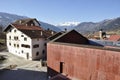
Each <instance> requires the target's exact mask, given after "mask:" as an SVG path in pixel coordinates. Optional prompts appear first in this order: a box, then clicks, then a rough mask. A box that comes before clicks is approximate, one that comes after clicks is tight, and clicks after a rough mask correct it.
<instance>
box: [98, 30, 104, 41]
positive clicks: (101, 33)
mask: <svg viewBox="0 0 120 80" xmlns="http://www.w3.org/2000/svg"><path fill="white" fill-rule="evenodd" d="M99 37H100V39H103V30H102V29H100V31H99Z"/></svg>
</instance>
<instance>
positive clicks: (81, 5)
mask: <svg viewBox="0 0 120 80" xmlns="http://www.w3.org/2000/svg"><path fill="white" fill-rule="evenodd" d="M0 12H7V13H12V14H17V15H22V16H28V17H31V18H37V19H38V20H40V21H44V22H48V23H51V24H58V23H62V22H68V21H77V22H88V21H93V22H98V21H101V20H104V19H111V18H116V17H120V0H1V1H0Z"/></svg>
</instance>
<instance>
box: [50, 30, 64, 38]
mask: <svg viewBox="0 0 120 80" xmlns="http://www.w3.org/2000/svg"><path fill="white" fill-rule="evenodd" d="M62 34H63V32H58V33H56V34H54V35H52V36H50V37H49V38H48V39H49V40H53V39H55V38H57V37H58V36H60V35H62Z"/></svg>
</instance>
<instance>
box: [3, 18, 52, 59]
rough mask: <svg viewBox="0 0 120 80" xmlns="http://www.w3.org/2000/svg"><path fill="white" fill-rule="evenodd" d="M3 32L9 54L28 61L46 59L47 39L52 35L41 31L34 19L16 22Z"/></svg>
mask: <svg viewBox="0 0 120 80" xmlns="http://www.w3.org/2000/svg"><path fill="white" fill-rule="evenodd" d="M4 32H6V41H7V49H8V51H9V52H10V53H13V54H15V55H18V56H20V57H23V58H25V59H28V60H35V59H44V58H45V57H46V43H47V38H48V37H50V36H51V35H52V34H50V33H48V32H47V31H45V30H44V29H42V28H41V27H40V23H39V22H38V21H37V20H36V19H23V20H22V19H21V20H17V21H16V22H14V23H12V24H10V25H8V26H7V27H6V28H5V30H4Z"/></svg>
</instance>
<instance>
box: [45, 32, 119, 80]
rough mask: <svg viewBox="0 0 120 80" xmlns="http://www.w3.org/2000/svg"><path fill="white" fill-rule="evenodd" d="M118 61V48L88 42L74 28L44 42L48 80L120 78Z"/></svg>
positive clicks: (110, 79)
mask: <svg viewBox="0 0 120 80" xmlns="http://www.w3.org/2000/svg"><path fill="white" fill-rule="evenodd" d="M119 62H120V49H118V48H106V47H104V46H95V45H92V44H90V43H89V40H88V39H87V38H85V37H84V36H82V35H81V34H80V33H78V32H77V31H75V30H72V31H69V32H67V33H64V34H62V35H60V36H58V37H57V38H55V39H54V40H52V41H51V42H49V43H48V44H47V66H48V77H49V78H50V80H62V79H63V80H120V74H119V70H120V67H119V65H120V63H119ZM61 75H62V76H61Z"/></svg>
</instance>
